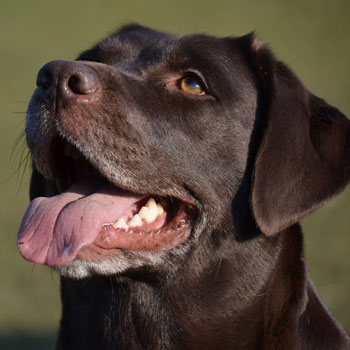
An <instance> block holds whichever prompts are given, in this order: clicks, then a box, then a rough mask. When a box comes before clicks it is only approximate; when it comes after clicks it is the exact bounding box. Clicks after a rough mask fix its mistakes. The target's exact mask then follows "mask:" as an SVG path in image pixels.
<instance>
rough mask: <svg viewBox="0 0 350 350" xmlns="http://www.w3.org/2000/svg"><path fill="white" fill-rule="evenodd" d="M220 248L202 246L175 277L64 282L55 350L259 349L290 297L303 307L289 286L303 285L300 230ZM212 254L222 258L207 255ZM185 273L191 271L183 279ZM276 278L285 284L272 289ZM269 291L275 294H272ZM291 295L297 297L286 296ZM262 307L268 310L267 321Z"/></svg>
mask: <svg viewBox="0 0 350 350" xmlns="http://www.w3.org/2000/svg"><path fill="white" fill-rule="evenodd" d="M290 234H291V233H290V232H289V235H290ZM292 234H293V233H292ZM220 242H222V243H221V244H224V245H226V247H222V248H223V249H216V250H213V249H207V250H206V249H205V248H201V249H202V250H201V251H197V252H196V253H195V254H193V255H192V257H191V261H188V262H187V264H186V266H184V267H183V269H184V271H182V270H181V269H180V270H178V271H177V275H176V276H173V278H167V279H159V280H157V278H155V279H152V278H150V279H147V278H142V279H140V278H139V277H140V276H141V275H140V276H138V275H137V273H136V274H133V275H129V276H126V277H118V278H113V277H111V278H107V277H103V278H102V277H100V278H94V279H87V280H80V281H76V280H70V279H65V278H63V279H62V303H63V317H62V321H61V322H62V327H61V334H60V337H59V340H58V345H59V346H58V349H60V348H62V349H63V348H64V349H70V348H72V349H73V348H74V345H67V344H79V346H80V348H84V349H94V348H104V349H109V348H111V349H112V348H113V349H119V348H120V349H186V348H193V347H195V348H205V349H218V348H232V347H234V346H235V345H237V344H239V348H240V349H242V350H243V349H245V348H246V349H252V348H257V346H259V344H261V339H262V338H264V337H266V336H267V335H266V334H264V333H266V332H268V333H269V332H277V331H279V326H280V325H281V324H280V322H281V319H279V318H280V317H281V316H280V314H281V311H282V308H283V305H285V304H286V303H287V302H288V303H289V300H288V298H289V299H290V298H294V299H295V308H296V309H300V308H302V307H303V293H304V286H300V288H296V286H295V285H294V286H293V288H291V285H290V284H293V283H294V281H295V280H298V279H299V280H302V281H305V278H304V277H303V276H302V278H300V275H301V274H303V273H304V264H303V262H302V257H301V256H296V254H297V251H300V250H299V248H300V247H299V245H301V236H300V237H298V232H297V233H294V237H293V238H292V239H289V238H288V234H286V233H283V234H281V235H279V236H276V237H274V238H271V239H266V238H265V237H263V236H261V237H258V238H256V239H253V240H252V241H250V242H249V244H245V242H232V240H229V239H227V240H220ZM212 244H214V243H212ZM293 245H294V247H293ZM295 245H298V247H296V246H295ZM257 246H259V248H260V249H256V248H257ZM262 246H263V247H262ZM211 248H212V247H211ZM261 248H262V249H261ZM224 250H225V254H223V251H224ZM213 251H216V252H220V253H221V254H223V255H221V256H213V255H211V256H207V255H206V254H207V253H206V252H213ZM282 251H283V254H282V253H281V252H282ZM286 251H288V252H289V253H288V254H287V259H290V261H286ZM257 252H259V253H257ZM282 256H283V257H284V258H283V261H282V260H281V257H282ZM223 257H225V258H223ZM228 257H229V258H228ZM199 260H200V261H201V264H199ZM203 261H205V262H208V263H207V265H206V266H203ZM286 264H288V269H289V270H287V268H286ZM199 266H201V268H200V269H199ZM276 267H277V268H276ZM188 269H192V270H193V271H192V272H193V273H191V274H189V273H185V270H188ZM187 272H188V271H187ZM276 274H278V275H279V276H278V278H275V275H276ZM280 274H283V275H284V279H283V280H284V281H285V285H282V286H274V285H273V284H274V281H275V280H278V281H280V280H281V276H280ZM257 276H258V277H257ZM293 276H294V277H293ZM238 281H239V283H238ZM242 281H244V283H242ZM297 287H298V286H297ZM270 290H275V291H277V292H278V293H277V294H276V295H271V292H270ZM295 290H297V291H299V290H300V293H299V292H298V293H299V294H298V295H296V294H293V295H291V294H290V292H288V291H295ZM267 307H269V308H270V307H271V309H272V310H273V311H272V313H271V312H269V315H270V316H269V317H268V319H267V318H266V314H267V313H266V308H267ZM220 310H221V311H220ZM222 310H224V312H222ZM270 311H271V310H270ZM294 311H295V310H294ZM294 311H293V312H294ZM68 315H69V317H68ZM271 315H272V316H271ZM284 317H285V314H284ZM293 317H294V314H293V315H287V318H284V319H283V322H284V326H285V323H286V322H296V321H295V320H294V321H293ZM228 323H230V325H229V326H228ZM242 330H244V331H242ZM60 344H61V345H60ZM155 344H157V346H155ZM60 346H61V347H60ZM70 346H71V347H70Z"/></svg>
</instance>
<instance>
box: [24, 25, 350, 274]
mask: <svg viewBox="0 0 350 350" xmlns="http://www.w3.org/2000/svg"><path fill="white" fill-rule="evenodd" d="M37 85H38V88H37V89H36V91H35V93H34V95H33V97H32V100H31V102H30V105H29V109H28V114H27V123H26V135H27V142H28V146H29V148H30V150H31V153H32V156H33V175H32V181H31V198H32V199H34V198H36V199H35V200H33V201H32V202H31V204H30V207H29V209H28V210H27V213H26V215H25V217H24V219H23V222H22V225H21V228H20V233H19V239H18V246H19V249H20V252H21V254H22V255H23V256H24V257H25V258H26V259H28V260H30V261H34V262H38V263H44V264H47V265H51V266H57V269H58V270H59V271H60V272H61V273H62V274H66V275H70V276H75V277H83V276H87V275H89V274H90V273H100V274H112V273H116V272H121V271H124V270H125V269H128V268H137V267H140V266H148V267H156V266H157V267H160V266H164V264H163V263H164V261H167V266H172V265H176V264H172V262H174V263H175V262H178V260H182V261H185V258H186V256H187V255H188V254H189V252H193V250H195V247H197V246H199V245H202V246H203V245H205V244H206V242H208V241H210V240H213V239H217V238H218V237H219V236H220V237H221V238H222V239H226V240H227V239H228V240H232V241H233V240H234V239H245V238H249V237H252V236H254V235H256V234H260V233H261V232H263V233H264V234H266V235H271V234H274V233H277V232H279V231H281V230H283V229H285V228H286V227H288V226H290V225H292V224H294V223H295V222H297V221H298V220H299V219H300V218H301V217H302V216H304V215H306V214H308V213H309V212H310V211H312V210H314V209H315V208H317V207H319V206H320V205H321V204H322V203H324V202H325V201H327V200H328V199H329V198H331V197H332V196H333V195H334V194H336V193H338V192H339V191H341V190H342V189H343V188H344V187H345V186H346V184H347V183H348V181H349V178H350V155H349V154H350V122H349V121H348V120H347V119H346V118H345V117H344V116H343V115H342V114H341V113H340V112H339V111H338V110H336V109H335V108H333V107H331V106H329V105H327V104H326V103H325V102H324V101H323V100H321V99H318V98H317V97H315V96H313V95H312V94H311V93H310V92H308V91H307V90H306V89H305V88H304V86H303V85H302V83H301V82H300V81H299V80H298V78H297V77H296V76H295V75H294V74H293V73H292V72H291V71H290V70H289V69H288V68H287V67H286V66H285V65H283V64H282V63H280V62H278V61H276V60H275V59H274V58H273V56H272V54H271V53H270V52H269V50H268V49H267V48H266V47H265V46H263V45H262V44H261V43H260V42H259V41H258V40H257V39H255V38H254V36H253V35H247V36H244V37H241V38H215V37H209V36H206V35H190V36H174V35H167V34H163V33H159V32H156V31H153V30H149V29H146V28H143V27H140V26H128V27H125V28H123V29H122V30H120V31H119V32H117V33H115V34H113V35H111V36H109V37H108V38H106V39H105V40H103V41H101V42H100V43H98V44H97V45H96V46H94V47H93V48H92V49H90V50H88V51H86V52H84V53H82V54H81V55H80V56H79V58H78V60H77V61H74V62H67V61H54V62H51V63H48V64H46V65H45V66H44V67H43V68H42V69H41V70H40V72H39V74H38V81H37ZM37 197H38V198H37ZM199 243H200V244H199Z"/></svg>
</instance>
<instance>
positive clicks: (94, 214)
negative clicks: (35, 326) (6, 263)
mask: <svg viewBox="0 0 350 350" xmlns="http://www.w3.org/2000/svg"><path fill="white" fill-rule="evenodd" d="M141 198H142V196H141V195H135V194H131V193H129V192H125V191H121V190H118V189H116V188H115V187H113V186H112V185H104V186H101V187H98V188H96V185H95V186H94V185H92V184H91V183H87V182H78V183H75V184H74V185H73V186H72V187H71V188H70V189H68V190H67V191H66V192H63V193H61V194H59V195H57V196H54V197H50V198H46V197H40V198H36V199H34V200H33V201H32V202H31V203H30V204H29V207H28V209H27V211H26V213H25V215H24V218H23V220H22V224H21V227H20V229H19V233H18V240H17V242H18V243H17V245H18V249H19V251H20V253H21V255H22V256H23V257H24V258H25V259H27V260H29V261H31V262H36V263H40V264H46V265H64V264H67V263H68V262H70V261H72V260H73V259H74V258H75V257H76V255H77V253H78V251H79V249H80V248H81V247H83V246H85V245H88V244H90V243H92V242H93V241H94V240H95V239H96V238H97V236H98V234H99V232H100V230H101V228H102V226H103V224H105V223H111V222H114V221H116V220H117V219H118V218H119V217H120V216H122V215H123V213H125V212H126V211H127V210H128V209H129V208H130V207H131V206H132V205H133V204H134V203H135V202H137V201H138V200H140V199H141Z"/></svg>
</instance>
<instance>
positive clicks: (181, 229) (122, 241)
mask: <svg viewBox="0 0 350 350" xmlns="http://www.w3.org/2000/svg"><path fill="white" fill-rule="evenodd" d="M74 152H76V151H74ZM62 154H63V155H64V157H67V156H69V157H70V156H71V155H72V154H71V151H70V148H69V147H68V148H66V150H65V151H63V152H62V153H61V155H62ZM77 155H78V157H76V156H77ZM81 157H83V158H85V157H84V156H83V155H82V154H80V151H78V153H75V155H74V158H76V159H75V160H74V161H78V165H80V161H81ZM70 158H71V159H73V158H72V157H70ZM83 160H84V159H83ZM63 161H65V159H63ZM84 161H86V162H87V164H88V166H89V167H90V166H91V164H90V162H89V160H88V159H86V158H85V160H84ZM62 165H63V168H64V165H65V162H64V163H63V164H62ZM92 168H94V167H93V165H92ZM95 169H96V168H94V174H93V175H92V176H91V177H90V178H89V177H88V179H89V180H86V179H85V178H84V177H83V178H78V179H74V180H75V181H73V182H74V184H73V185H72V183H71V184H70V185H72V186H69V188H64V185H62V186H63V187H62V188H61V189H60V191H59V192H60V193H58V194H57V195H55V196H52V197H48V198H44V197H41V198H37V199H35V200H33V201H32V202H31V204H30V206H29V208H28V210H27V212H26V214H25V217H24V219H23V221H22V224H21V228H20V232H19V236H18V247H19V250H20V252H21V254H22V256H23V257H24V258H25V259H27V260H29V261H32V262H37V263H43V264H46V265H51V266H55V265H56V266H58V265H65V264H67V263H69V262H71V261H72V260H74V259H76V258H79V259H81V258H82V257H84V256H85V258H86V260H90V261H96V256H97V257H99V256H100V257H101V256H102V257H103V256H104V257H106V254H104V253H103V252H106V251H108V250H109V251H111V250H115V249H128V250H136V251H146V252H152V251H160V250H168V249H172V248H175V247H177V246H178V245H180V244H181V243H183V242H185V241H186V240H187V239H188V238H189V236H190V235H191V233H192V231H193V227H194V224H195V217H196V212H197V206H196V205H195V204H194V201H193V200H192V199H191V198H189V197H190V196H189V195H188V196H187V195H185V194H184V193H180V194H179V193H175V194H174V195H173V194H172V193H169V192H170V191H154V192H153V191H147V193H146V191H145V192H144V193H140V192H138V191H135V190H134V189H132V188H130V186H127V185H124V184H119V183H117V182H116V181H115V180H114V179H112V180H111V181H109V180H108V174H106V175H105V174H104V173H103V172H102V171H97V170H96V171H95ZM56 170H57V169H56ZM55 172H56V171H53V173H54V174H55ZM58 174H60V172H58ZM63 175H64V171H63ZM75 175H76V174H74V175H73V176H72V178H74V177H75ZM106 178H107V180H106ZM55 180H56V182H58V183H60V182H61V183H62V181H61V180H60V178H59V177H58V178H55ZM164 196H166V197H168V198H170V199H172V200H173V201H174V202H176V203H179V204H178V208H177V209H176V207H173V208H168V209H167V211H166V215H167V218H169V217H170V219H168V221H166V220H165V219H164V218H163V219H164V220H163V221H161V222H160V223H155V224H152V225H150V227H151V228H150V229H149V230H148V231H147V230H137V229H136V232H135V230H131V232H126V233H124V232H121V231H120V230H115V229H114V228H113V227H112V225H108V224H110V223H111V222H112V223H113V222H115V220H118V219H119V218H121V217H122V216H123V215H125V213H129V214H130V210H132V209H130V208H132V207H133V208H134V207H135V204H136V203H138V202H140V201H143V200H144V199H145V198H149V197H161V198H164ZM174 208H175V209H174ZM175 210H176V212H175ZM129 214H128V215H129ZM133 215H134V214H132V217H133ZM173 219H174V220H173ZM115 223H116V222H115ZM105 224H107V225H105ZM168 224H169V225H168ZM146 228H149V226H147V225H146ZM112 248H113V249H112ZM96 249H98V250H99V253H98V254H97V255H96V254H95V255H94V254H92V257H91V254H86V252H90V253H91V251H93V250H96ZM81 251H82V252H83V253H81ZM101 251H102V253H101ZM84 252H85V253H84ZM78 256H79V257H78ZM107 256H108V254H107Z"/></svg>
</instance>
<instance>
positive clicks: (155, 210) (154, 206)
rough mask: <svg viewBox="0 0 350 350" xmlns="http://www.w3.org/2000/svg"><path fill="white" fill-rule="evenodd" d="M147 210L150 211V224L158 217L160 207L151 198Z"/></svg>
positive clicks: (148, 219)
mask: <svg viewBox="0 0 350 350" xmlns="http://www.w3.org/2000/svg"><path fill="white" fill-rule="evenodd" d="M146 208H148V209H149V216H148V218H147V221H148V222H152V221H154V220H155V218H156V217H157V216H158V206H157V203H156V201H155V200H154V199H153V198H150V199H149V200H148V202H147V203H146Z"/></svg>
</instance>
